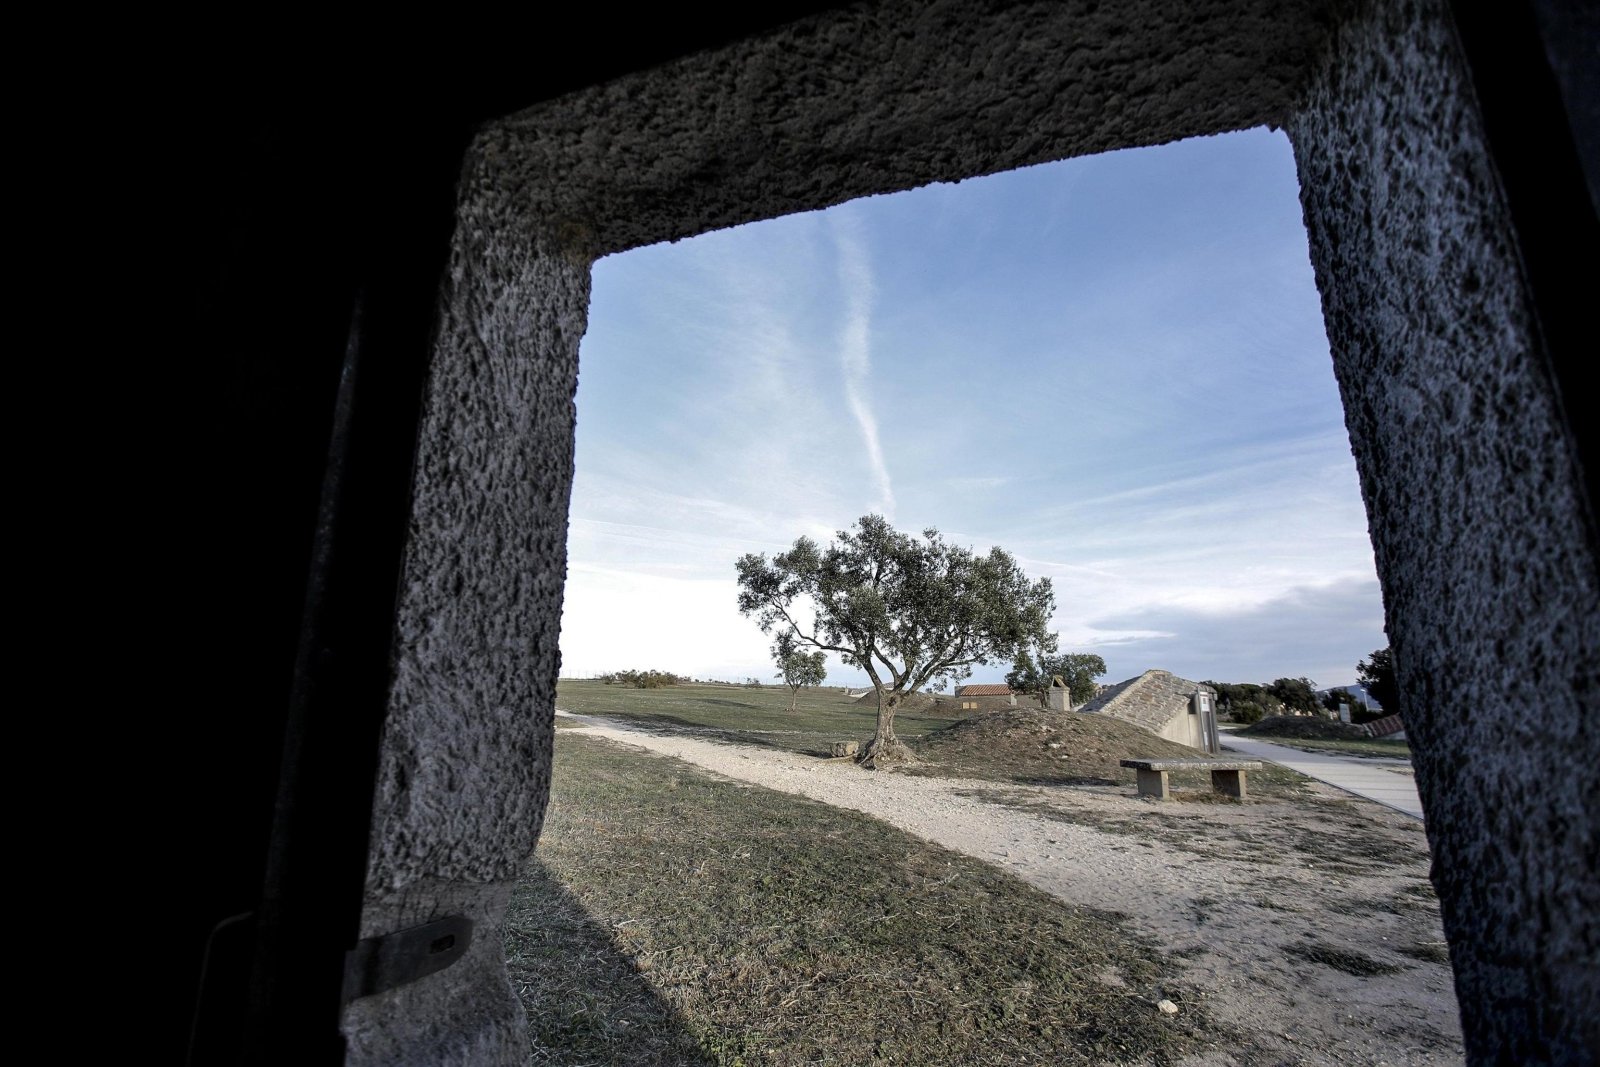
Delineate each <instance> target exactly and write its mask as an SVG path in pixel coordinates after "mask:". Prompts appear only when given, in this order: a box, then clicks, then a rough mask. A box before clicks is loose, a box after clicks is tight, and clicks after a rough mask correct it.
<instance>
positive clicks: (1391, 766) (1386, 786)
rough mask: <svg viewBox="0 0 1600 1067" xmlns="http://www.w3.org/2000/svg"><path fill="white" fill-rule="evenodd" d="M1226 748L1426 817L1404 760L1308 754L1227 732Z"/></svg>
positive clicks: (1224, 746) (1409, 767)
mask: <svg viewBox="0 0 1600 1067" xmlns="http://www.w3.org/2000/svg"><path fill="white" fill-rule="evenodd" d="M1222 747H1223V748H1227V749H1232V750H1233V751H1235V752H1238V753H1240V754H1241V755H1245V756H1249V757H1250V758H1252V759H1262V760H1270V761H1271V762H1273V763H1276V764H1278V765H1279V766H1280V767H1287V768H1289V769H1290V770H1291V771H1299V772H1300V773H1301V774H1304V775H1306V776H1308V777H1311V778H1315V779H1317V780H1318V781H1320V782H1327V783H1328V784H1329V785H1333V786H1338V787H1339V788H1340V789H1343V790H1344V791H1345V792H1347V793H1354V794H1355V795H1356V796H1359V797H1366V798H1367V799H1368V800H1376V801H1377V802H1378V803H1379V804H1386V805H1388V806H1389V807H1391V808H1394V809H1395V810H1396V811H1403V812H1405V813H1406V814H1407V815H1415V816H1416V817H1417V818H1419V819H1420V818H1422V798H1421V797H1420V796H1418V795H1417V781H1416V779H1415V778H1413V777H1412V776H1411V763H1410V761H1409V760H1400V759H1383V758H1379V759H1363V758H1361V757H1359V756H1335V755H1334V754H1332V753H1331V752H1306V751H1303V750H1301V749H1298V748H1290V747H1289V746H1288V745H1280V744H1275V743H1273V742H1271V741H1266V740H1263V739H1261V738H1258V737H1239V736H1237V735H1235V734H1232V733H1229V732H1227V731H1223V733H1222Z"/></svg>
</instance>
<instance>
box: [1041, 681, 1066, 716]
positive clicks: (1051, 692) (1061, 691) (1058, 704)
mask: <svg viewBox="0 0 1600 1067" xmlns="http://www.w3.org/2000/svg"><path fill="white" fill-rule="evenodd" d="M1044 706H1045V707H1046V708H1049V709H1050V710H1051V711H1071V710H1072V690H1071V689H1070V688H1068V686H1067V683H1066V682H1064V681H1063V680H1062V678H1061V675H1059V674H1057V675H1055V676H1054V677H1052V678H1051V679H1050V688H1049V689H1047V690H1045V696H1044Z"/></svg>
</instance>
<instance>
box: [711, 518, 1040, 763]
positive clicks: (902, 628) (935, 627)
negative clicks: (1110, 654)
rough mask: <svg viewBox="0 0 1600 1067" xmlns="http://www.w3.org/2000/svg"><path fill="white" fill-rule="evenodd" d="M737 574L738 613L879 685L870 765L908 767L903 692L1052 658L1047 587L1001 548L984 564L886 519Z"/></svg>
mask: <svg viewBox="0 0 1600 1067" xmlns="http://www.w3.org/2000/svg"><path fill="white" fill-rule="evenodd" d="M738 574H739V611H740V613H741V614H743V615H745V616H747V617H750V618H754V619H755V621H756V622H757V623H758V624H759V625H760V626H761V629H762V630H763V631H764V632H766V633H775V634H778V635H787V637H788V640H789V641H790V642H791V643H792V647H794V648H810V649H816V650H818V651H822V652H837V653H839V656H840V658H841V659H843V661H844V663H845V665H846V666H850V667H859V668H860V669H861V670H863V671H864V672H866V675H867V677H868V678H869V679H871V680H872V686H873V689H874V690H876V692H877V698H878V724H877V730H876V732H875V733H874V735H873V739H872V742H871V744H869V745H868V746H867V750H866V752H865V753H864V754H863V758H862V762H863V763H865V764H867V765H868V766H880V765H884V764H887V763H890V762H894V761H896V760H903V759H906V758H909V756H910V753H909V752H908V751H907V750H906V748H905V746H904V745H902V744H901V743H900V742H899V741H898V740H897V739H896V738H895V735H894V715H895V711H896V710H897V709H898V708H899V706H900V704H901V702H902V701H903V700H904V699H905V697H906V696H907V695H908V694H910V693H914V692H916V691H917V690H919V689H922V688H924V687H926V686H933V687H935V688H943V686H944V685H945V684H947V683H949V682H955V681H959V680H961V679H963V678H966V677H968V676H969V675H970V674H971V673H972V668H973V666H975V665H976V664H979V663H988V662H991V661H994V660H1001V661H1009V660H1012V659H1014V658H1015V657H1016V655H1017V653H1018V652H1019V651H1021V650H1023V649H1027V648H1043V649H1046V650H1048V651H1054V649H1055V642H1056V638H1055V635H1054V634H1052V633H1049V632H1048V631H1047V630H1046V627H1047V626H1048V624H1049V621H1050V615H1051V613H1052V612H1053V611H1054V609H1055V595H1054V593H1053V592H1052V591H1051V588H1050V580H1049V579H1048V578H1041V579H1039V580H1038V581H1029V580H1028V577H1027V575H1025V574H1024V573H1023V572H1022V568H1021V567H1019V566H1018V565H1017V561H1016V560H1015V559H1013V558H1012V556H1011V554H1010V553H1008V552H1006V551H1005V550H1003V549H1000V548H993V549H991V550H990V551H989V552H988V553H987V554H986V555H977V554H975V553H973V552H972V551H971V550H969V549H965V548H961V547H960V546H957V545H952V544H949V543H947V542H946V541H945V540H944V539H943V538H942V537H941V536H940V534H939V532H938V531H937V530H934V529H928V530H924V531H923V532H922V537H921V538H917V537H915V536H912V535H910V534H905V533H901V532H900V531H898V530H896V529H894V528H893V527H891V526H890V525H889V522H888V520H887V519H885V518H884V517H883V516H881V515H865V516H863V517H862V518H860V519H859V520H857V521H856V522H855V524H854V525H853V526H852V528H851V529H850V530H841V531H840V532H839V533H838V534H837V536H836V538H835V540H834V541H833V543H831V544H829V545H828V546H827V547H825V548H824V547H821V546H819V545H818V544H817V543H816V542H815V541H813V540H811V539H810V538H809V537H801V538H798V539H796V540H795V542H794V544H793V546H791V547H790V549H789V551H787V552H780V553H778V554H777V555H775V556H774V557H773V558H772V559H770V560H769V559H767V557H766V556H765V555H758V554H750V555H746V556H743V557H741V558H740V560H739V562H738Z"/></svg>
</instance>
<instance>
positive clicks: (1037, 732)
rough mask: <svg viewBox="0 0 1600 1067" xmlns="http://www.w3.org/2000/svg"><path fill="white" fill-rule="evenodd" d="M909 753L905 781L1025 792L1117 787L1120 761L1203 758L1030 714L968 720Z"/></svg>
mask: <svg viewBox="0 0 1600 1067" xmlns="http://www.w3.org/2000/svg"><path fill="white" fill-rule="evenodd" d="M912 747H913V748H914V749H915V750H916V753H917V755H918V757H920V758H921V759H922V760H923V761H924V763H923V764H922V765H919V766H918V767H916V768H909V770H911V771H912V773H921V774H935V775H942V776H956V777H963V778H987V779H990V780H994V781H1005V782H1023V783H1027V784H1030V785H1121V784H1124V783H1128V782H1132V781H1133V780H1134V772H1133V771H1131V770H1126V769H1124V768H1123V767H1122V766H1121V765H1120V763H1121V761H1122V760H1125V759H1138V758H1143V757H1150V758H1159V757H1162V756H1166V757H1170V758H1179V759H1182V758H1193V757H1196V756H1203V755H1204V753H1202V752H1197V751H1196V750H1194V749H1192V748H1189V747H1188V746H1187V745H1180V744H1178V743H1177V742H1176V741H1168V740H1166V739H1165V738H1161V737H1157V736H1155V735H1154V734H1152V733H1150V732H1149V731H1147V730H1141V729H1140V728H1139V727H1137V726H1134V725H1132V724H1130V723H1126V722H1123V721H1121V720H1120V719H1109V718H1105V717H1103V716H1100V715H1081V714H1077V713H1073V712H1066V713H1063V712H1059V711H1043V710H1041V709H1038V708H1006V709H1004V710H1002V711H991V712H988V713H986V714H983V715H974V716H972V717H971V718H968V719H963V720H961V721H960V722H957V723H953V724H951V725H950V726H947V727H945V728H944V729H942V730H938V731H935V732H934V733H932V734H929V735H928V736H927V737H925V738H923V740H922V741H920V742H917V743H915V744H914V745H913V746H912Z"/></svg>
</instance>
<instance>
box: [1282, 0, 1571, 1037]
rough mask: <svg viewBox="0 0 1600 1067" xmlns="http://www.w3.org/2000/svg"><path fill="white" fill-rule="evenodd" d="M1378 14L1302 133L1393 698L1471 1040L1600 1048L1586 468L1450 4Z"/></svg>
mask: <svg viewBox="0 0 1600 1067" xmlns="http://www.w3.org/2000/svg"><path fill="white" fill-rule="evenodd" d="M1358 11H1359V13H1358V14H1357V15H1356V16H1354V17H1351V18H1349V19H1347V20H1346V21H1345V22H1343V23H1342V24H1341V25H1340V27H1339V29H1338V31H1337V33H1336V35H1335V38H1334V41H1333V47H1332V48H1331V50H1330V51H1329V53H1328V55H1327V57H1326V58H1325V60H1324V61H1323V63H1322V64H1321V65H1320V66H1319V68H1318V70H1317V72H1316V77H1315V79H1314V81H1313V83H1312V86H1311V89H1310V92H1309V94H1308V95H1307V98H1306V101H1305V104H1304V106H1303V107H1302V108H1301V109H1300V110H1299V111H1298V112H1297V114H1296V115H1295V116H1294V118H1293V119H1292V120H1291V121H1290V122H1289V124H1288V127H1287V129H1288V132H1289V135H1290V139H1291V140H1292V141H1293V143H1294V148H1295V157H1296V160H1297V161H1298V166H1299V172H1300V187H1301V203H1302V205H1303V207H1304V211H1305V221H1306V229H1307V231H1308V233H1309V236H1310V241H1311V258H1312V264H1313V266H1314V268H1315V270H1316V277H1317V287H1318V289H1319V290H1321V293H1322V305H1323V314H1324V317H1325V319H1326V322H1327V327H1328V339H1329V342H1330V344H1331V346H1332V349H1333V356H1334V372H1335V376H1336V377H1337V379H1338V382H1339V389H1340V393H1341V395H1342V397H1343V399H1344V410H1345V422H1346V425H1347V426H1348V427H1349V430H1350V440H1351V444H1352V446H1353V448H1354V450H1355V458H1356V469H1357V471H1358V473H1359V475H1360V478H1361V492H1362V496H1363V498H1364V499H1365V501H1366V505H1367V514H1368V516H1369V518H1370V520H1371V531H1372V545H1373V550H1374V553H1375V555H1376V558H1377V565H1378V575H1379V577H1380V578H1381V579H1382V582H1383V591H1384V601H1385V615H1386V629H1387V632H1388V635H1389V638H1390V643H1391V646H1392V647H1393V649H1394V659H1395V664H1396V667H1397V681H1398V683H1399V690H1400V707H1399V708H1391V709H1388V710H1391V711H1399V712H1402V713H1403V714H1404V715H1405V726H1406V735H1407V737H1408V738H1409V739H1410V744H1411V749H1412V753H1413V762H1414V764H1415V766H1416V773H1417V787H1418V790H1419V792H1420V793H1421V795H1422V801H1423V804H1424V806H1425V808H1426V810H1427V816H1428V817H1427V832H1428V839H1429V841H1430V843H1431V844H1432V846H1433V855H1434V867H1433V872H1434V873H1433V878H1434V884H1435V887H1436V888H1437V889H1438V892H1439V900H1440V904H1441V907H1442V909H1443V913H1444V923H1445V932H1446V934H1447V935H1448V936H1449V938H1450V956H1451V961H1452V964H1453V966H1454V968H1455V974H1456V990H1457V994H1458V997H1459V999H1460V1002H1461V1006H1462V1026H1463V1029H1464V1032H1465V1037H1466V1042H1467V1049H1468V1052H1469V1053H1470V1054H1471V1055H1472V1056H1473V1058H1474V1059H1476V1060H1477V1061H1479V1062H1504V1063H1555V1062H1560V1063H1593V1062H1594V1056H1595V1055H1596V1050H1597V1049H1600V967H1596V965H1595V961H1596V960H1597V959H1600V877H1597V876H1596V870H1597V869H1600V867H1597V864H1600V809H1597V807H1596V805H1595V804H1594V801H1593V797H1592V793H1591V791H1590V790H1589V789H1587V788H1586V787H1584V786H1583V785H1581V784H1580V783H1584V782H1587V781H1588V780H1590V779H1591V778H1592V777H1593V775H1594V768H1595V766H1596V765H1597V763H1600V729H1596V726H1595V723H1596V719H1595V715H1596V712H1597V708H1600V611H1597V610H1596V605H1597V604H1600V578H1597V569H1596V558H1595V548H1594V545H1593V543H1592V542H1590V541H1589V540H1588V537H1587V532H1586V529H1585V526H1584V521H1585V520H1584V515H1585V508H1584V504H1583V488H1582V479H1583V475H1582V472H1581V470H1580V468H1579V465H1578V462H1577V459H1576V456H1575V452H1574V442H1573V439H1572V436H1571V434H1570V432H1569V430H1568V428H1567V427H1566V425H1565V424H1564V420H1563V418H1562V413H1561V404H1562V398H1561V396H1560V394H1559V392H1558V390H1557V388H1556V384H1555V381H1554V379H1553V377H1552V374H1551V370H1550V366H1549V362H1548V359H1547V358H1546V353H1545V351H1544V340H1543V338H1542V336H1541V328H1540V322H1539V316H1538V313H1537V309H1536V307H1535V305H1534V303H1533V298H1532V294H1531V291H1530V289H1529V287H1528V283H1527V278H1526V276H1525V274H1524V270H1523V264H1522V262H1521V258H1520V256H1519V254H1518V237H1517V234H1516V232H1515V230H1514V228H1513V226H1512V220H1511V217H1510V215H1509V212H1508V210H1507V207H1506V203H1505V200H1504V195H1503V190H1502V188H1501V186H1500V179H1499V176H1498V174H1497V172H1496V169H1495V167H1494V165H1493V163H1492V162H1491V159H1490V154H1489V152H1488V149H1487V147H1486V145H1485V143H1484V131H1483V127H1482V122H1481V119H1480V116H1479V113H1478V110H1477V105H1476V101H1475V92H1474V88H1473V86H1472V84H1471V82H1470V75H1469V72H1468V70H1467V68H1466V65H1465V60H1464V58H1463V56H1462V54H1461V50H1460V45H1459V41H1458V39H1457V36H1456V33H1455V30H1454V26H1453V25H1452V22H1451V17H1450V11H1449V9H1448V8H1447V7H1446V5H1445V4H1443V3H1442V2H1435V0H1412V2H1392V3H1381V4H1372V5H1370V6H1364V7H1362V8H1360V9H1358ZM1581 254H1582V255H1584V256H1592V254H1593V253H1592V249H1591V250H1588V251H1585V252H1583V253H1581ZM1591 340H1592V334H1591ZM1591 350H1592V348H1591ZM1577 400H1578V398H1570V399H1569V402H1572V403H1576V402H1577ZM1579 417H1581V416H1579Z"/></svg>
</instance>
